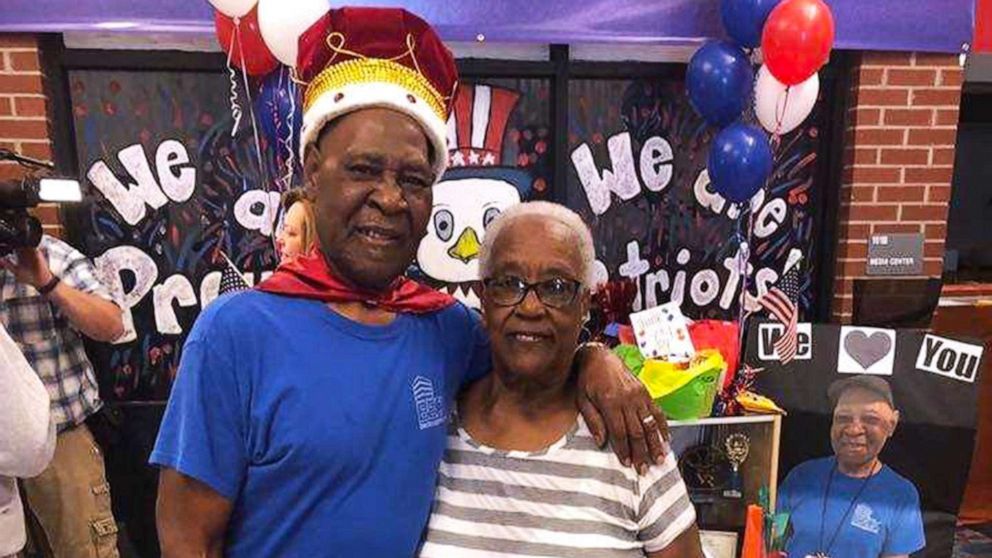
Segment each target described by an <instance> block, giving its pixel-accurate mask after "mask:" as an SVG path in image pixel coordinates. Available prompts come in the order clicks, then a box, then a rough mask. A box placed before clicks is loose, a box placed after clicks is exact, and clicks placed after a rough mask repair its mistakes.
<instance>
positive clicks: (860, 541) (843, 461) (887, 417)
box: [778, 376, 926, 558]
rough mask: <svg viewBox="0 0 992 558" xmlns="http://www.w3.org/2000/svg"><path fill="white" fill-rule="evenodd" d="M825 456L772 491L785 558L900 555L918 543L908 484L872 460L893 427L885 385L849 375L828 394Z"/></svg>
mask: <svg viewBox="0 0 992 558" xmlns="http://www.w3.org/2000/svg"><path fill="white" fill-rule="evenodd" d="M828 394H829V397H830V400H831V402H833V404H834V412H833V423H832V425H831V427H830V443H831V446H832V447H833V450H834V455H833V456H832V457H825V458H821V459H813V460H810V461H807V462H805V463H802V464H800V465H798V466H796V467H795V468H794V469H793V470H792V471H791V472H790V473H789V475H788V477H786V479H785V482H784V483H783V484H782V486H781V489H780V492H779V509H778V511H780V512H787V513H789V514H790V526H791V530H792V534H791V536H790V538H789V542H788V544H787V547H786V550H787V552H788V555H789V556H790V557H793V556H795V557H799V558H804V557H807V556H809V557H829V558H840V557H842V558H880V557H887V558H888V557H902V556H908V555H909V554H911V553H913V552H916V551H918V550H920V549H922V548H923V547H924V546H925V544H926V541H925V538H924V534H923V518H922V516H921V513H920V497H919V493H918V492H917V490H916V487H915V486H913V483H912V482H910V481H909V480H907V479H906V478H904V477H902V476H901V475H899V474H898V473H896V472H895V471H894V470H892V469H891V468H890V467H889V466H887V465H885V464H883V463H882V461H881V459H880V458H879V455H880V454H881V452H882V449H883V448H884V447H885V443H886V442H887V441H888V440H889V438H891V437H892V434H893V433H894V432H895V429H896V426H897V425H898V424H899V411H898V410H896V408H895V402H894V401H893V398H892V390H891V388H890V387H889V384H888V382H886V381H885V380H884V379H882V378H879V377H878V376H854V377H851V378H846V379H843V380H838V381H836V382H834V383H833V384H832V385H831V386H830V389H829V392H828Z"/></svg>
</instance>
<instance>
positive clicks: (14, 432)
mask: <svg viewBox="0 0 992 558" xmlns="http://www.w3.org/2000/svg"><path fill="white" fill-rule="evenodd" d="M0 386H2V388H0V557H3V556H16V555H17V553H18V552H20V551H21V549H22V548H23V547H24V543H25V538H26V536H25V530H24V510H23V508H22V507H21V497H20V494H19V493H18V491H17V478H19V477H20V478H26V477H33V476H36V475H39V474H41V472H42V471H44V470H45V468H46V467H48V462H49V461H51V459H52V453H53V452H54V451H55V423H53V422H52V420H51V412H50V409H49V408H50V406H51V403H50V402H49V399H48V392H47V391H46V390H45V386H44V385H42V383H41V379H40V378H38V375H37V374H35V372H34V370H32V369H31V365H30V364H28V361H27V360H25V359H24V355H22V354H21V350H20V348H19V347H18V346H17V344H16V343H14V340H13V339H11V338H10V335H8V334H7V330H6V329H4V328H3V327H0Z"/></svg>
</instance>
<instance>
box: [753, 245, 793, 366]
mask: <svg viewBox="0 0 992 558" xmlns="http://www.w3.org/2000/svg"><path fill="white" fill-rule="evenodd" d="M801 258H802V256H800V255H799V251H798V250H793V252H792V253H791V254H789V261H788V264H787V266H786V271H785V274H784V275H782V277H781V278H780V279H779V280H778V283H776V284H775V285H774V286H773V287H772V288H770V289H768V292H767V293H765V294H764V295H762V296H761V297H760V298H758V304H759V305H761V307H762V308H764V309H765V310H768V313H769V314H770V315H771V316H772V317H773V318H775V319H776V320H778V321H779V322H782V324H783V325H784V326H785V331H783V332H782V336H781V337H779V338H778V339H777V340H776V341H775V352H776V353H778V358H779V360H780V361H781V362H782V364H789V363H790V362H792V359H793V358H795V356H796V351H797V348H798V336H797V331H796V328H797V325H798V322H799V308H798V305H797V301H798V299H799V261H800V259H801Z"/></svg>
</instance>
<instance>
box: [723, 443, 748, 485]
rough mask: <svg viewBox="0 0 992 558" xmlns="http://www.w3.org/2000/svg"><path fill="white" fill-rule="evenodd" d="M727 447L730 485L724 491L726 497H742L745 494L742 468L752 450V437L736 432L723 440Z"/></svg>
mask: <svg viewBox="0 0 992 558" xmlns="http://www.w3.org/2000/svg"><path fill="white" fill-rule="evenodd" d="M723 445H724V447H726V448H727V461H730V469H731V474H730V486H729V487H728V488H727V489H726V490H724V491H723V497H724V498H733V499H740V498H742V497H743V496H744V488H743V485H742V483H741V474H740V468H741V465H742V464H743V463H744V461H746V460H747V454H748V453H749V452H750V451H751V439H750V438H748V437H747V435H746V434H744V433H741V432H735V433H733V434H731V435H729V436H727V439H726V440H724V441H723Z"/></svg>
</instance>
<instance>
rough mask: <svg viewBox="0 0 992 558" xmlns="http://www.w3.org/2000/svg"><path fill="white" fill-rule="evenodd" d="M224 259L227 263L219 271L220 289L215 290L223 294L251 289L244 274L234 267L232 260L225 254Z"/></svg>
mask: <svg viewBox="0 0 992 558" xmlns="http://www.w3.org/2000/svg"><path fill="white" fill-rule="evenodd" d="M222 255H223V254H222ZM224 260H225V261H226V262H227V265H226V266H224V271H222V272H221V273H220V289H219V290H218V291H217V292H218V294H222V295H225V294H227V293H237V292H241V291H247V290H251V285H249V284H248V282H247V281H245V278H244V276H243V275H241V272H240V271H238V268H237V267H235V265H234V262H232V261H231V260H230V259H229V258H228V257H227V256H226V255H224Z"/></svg>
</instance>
